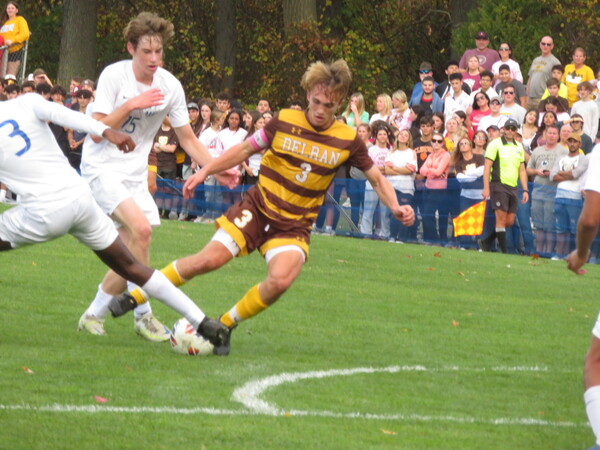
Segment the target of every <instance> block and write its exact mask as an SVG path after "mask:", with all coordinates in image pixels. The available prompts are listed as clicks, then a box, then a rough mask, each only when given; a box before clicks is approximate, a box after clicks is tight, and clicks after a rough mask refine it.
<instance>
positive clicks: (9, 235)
mask: <svg viewBox="0 0 600 450" xmlns="http://www.w3.org/2000/svg"><path fill="white" fill-rule="evenodd" d="M47 122H52V123H57V124H59V125H61V126H64V127H67V128H71V129H76V130H80V131H85V132H86V133H89V134H93V135H95V136H102V137H103V138H105V139H107V140H109V141H110V142H111V143H112V144H113V145H115V147H116V148H118V149H119V150H120V151H123V152H131V151H133V150H134V148H135V144H134V142H133V140H132V139H131V137H129V136H128V135H126V134H124V133H121V132H118V131H115V130H113V129H111V128H109V127H108V126H107V125H104V124H102V123H100V122H98V121H96V120H93V119H92V118H90V117H88V116H86V115H84V114H79V113H77V112H74V111H71V110H70V109H67V108H64V107H62V106H60V105H57V104H55V103H52V102H48V101H46V100H44V99H43V98H42V97H41V96H39V95H38V94H25V95H23V96H20V97H18V98H16V99H14V100H8V101H4V102H0V180H2V181H3V182H4V183H6V185H8V186H9V187H10V189H11V190H12V191H13V192H16V193H17V195H19V204H18V205H17V206H15V207H13V208H11V209H9V210H8V211H6V212H4V213H3V214H1V215H0V251H4V250H12V249H16V248H19V247H23V246H26V245H32V244H37V243H41V242H46V241H49V240H51V239H55V238H57V237H60V236H62V235H64V234H67V233H70V234H72V235H73V236H74V237H75V238H76V239H77V240H78V241H79V242H81V243H82V244H84V245H86V246H88V247H89V248H90V249H92V250H93V251H94V252H95V253H96V254H97V255H98V257H99V258H100V259H101V260H102V261H103V262H104V263H105V264H106V265H107V266H109V267H110V268H111V269H113V270H114V271H115V272H116V273H118V274H119V275H120V276H122V277H124V278H126V279H128V280H131V281H133V282H134V283H135V284H137V285H138V286H142V287H143V289H144V290H145V291H147V292H148V293H150V292H152V294H150V295H152V296H153V297H155V298H157V299H159V300H161V301H162V302H164V303H165V304H167V305H168V306H170V307H172V308H173V309H175V310H176V311H178V312H179V313H181V314H182V315H184V316H185V317H186V318H187V319H188V320H189V321H190V323H192V324H193V325H194V327H195V328H196V329H198V331H199V332H200V334H202V335H203V336H204V337H206V338H207V339H208V340H210V341H211V342H212V343H213V344H215V345H221V344H222V341H223V339H227V338H228V336H229V332H228V331H229V330H228V329H227V328H226V327H225V326H223V325H222V324H220V323H219V322H217V321H215V320H211V319H209V318H207V317H206V316H205V315H204V313H203V312H202V311H201V310H200V308H198V306H196V304H195V303H194V302H193V301H192V300H190V299H189V298H188V297H187V296H186V295H185V294H184V293H183V292H181V291H180V290H179V289H177V288H176V287H175V286H173V285H172V284H171V283H170V282H169V280H168V279H167V278H166V277H165V276H164V275H163V274H162V273H160V272H159V271H156V270H153V269H150V268H149V267H146V266H144V265H142V264H141V263H140V262H138V261H137V260H136V259H135V257H134V256H133V255H132V254H131V252H129V250H128V249H127V247H126V246H125V244H124V243H123V241H122V240H121V239H120V238H119V235H118V233H117V230H115V227H114V225H113V223H112V221H111V220H110V219H109V218H108V216H107V215H106V214H104V212H103V211H102V210H101V209H100V207H99V206H98V204H97V203H96V202H95V201H94V198H93V196H92V192H91V191H90V188H89V186H88V185H87V183H86V182H85V181H84V180H83V179H82V178H81V177H80V176H79V175H78V174H77V172H76V171H75V169H73V168H72V167H71V165H70V164H69V161H68V160H67V158H65V156H64V155H63V153H62V150H61V149H60V147H59V146H58V144H57V143H56V140H55V139H54V135H53V134H52V131H51V130H50V128H49V127H48V124H47Z"/></svg>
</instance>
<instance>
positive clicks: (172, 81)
mask: <svg viewBox="0 0 600 450" xmlns="http://www.w3.org/2000/svg"><path fill="white" fill-rule="evenodd" d="M154 76H155V77H156V79H157V80H158V81H159V83H160V84H166V85H167V86H168V87H169V88H175V87H180V88H181V89H183V86H182V85H181V82H180V81H179V80H178V79H177V77H176V76H175V75H173V74H172V73H171V72H169V71H168V70H167V69H163V68H162V67H159V68H158V70H157V71H156V73H155V74H154Z"/></svg>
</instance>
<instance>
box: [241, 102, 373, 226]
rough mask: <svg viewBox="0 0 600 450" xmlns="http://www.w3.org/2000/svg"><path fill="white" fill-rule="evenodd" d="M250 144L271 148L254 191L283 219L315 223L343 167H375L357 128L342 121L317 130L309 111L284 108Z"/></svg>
mask: <svg viewBox="0 0 600 450" xmlns="http://www.w3.org/2000/svg"><path fill="white" fill-rule="evenodd" d="M250 142H251V143H252V145H253V146H254V148H256V149H259V148H260V149H268V150H267V151H266V153H265V154H264V156H263V158H262V163H261V166H260V172H259V179H258V184H257V189H255V190H254V192H253V193H252V194H253V195H254V196H255V197H256V198H255V200H256V201H257V205H258V206H259V208H260V210H261V211H262V212H263V213H264V214H265V215H266V216H267V217H269V218H270V219H272V220H274V221H277V222H283V223H286V222H290V221H292V222H295V223H296V224H298V223H302V224H303V225H305V226H311V225H312V223H313V222H314V220H315V218H316V217H317V215H318V213H319V208H320V207H321V205H322V204H323V200H324V198H325V194H326V192H327V188H328V187H329V184H330V183H331V181H332V180H333V178H334V176H335V173H336V171H337V168H338V167H339V166H341V165H343V164H346V163H348V164H350V165H351V166H354V167H357V168H359V169H361V170H363V171H365V170H368V169H370V168H371V166H372V165H373V162H372V161H371V158H369V155H368V152H367V148H366V146H365V144H364V143H363V142H362V141H361V140H360V139H359V138H358V136H357V134H356V130H354V129H353V128H351V127H349V126H347V125H345V124H343V123H340V122H337V121H335V122H334V123H333V124H332V125H331V126H330V127H329V128H327V129H324V130H317V129H315V128H313V127H312V125H310V123H309V122H308V120H307V119H306V115H305V112H304V111H297V110H293V109H284V110H282V111H280V112H279V114H278V115H276V116H275V117H273V119H271V120H270V121H269V123H268V124H267V125H266V126H265V127H264V128H263V129H261V130H259V131H257V132H256V133H255V134H254V135H253V136H252V137H251V138H250Z"/></svg>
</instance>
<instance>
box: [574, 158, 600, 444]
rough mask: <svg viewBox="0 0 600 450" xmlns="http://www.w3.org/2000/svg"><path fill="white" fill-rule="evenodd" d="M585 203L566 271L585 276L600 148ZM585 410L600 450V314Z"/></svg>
mask: <svg viewBox="0 0 600 450" xmlns="http://www.w3.org/2000/svg"><path fill="white" fill-rule="evenodd" d="M584 191H585V200H584V202H583V209H582V211H581V214H580V216H579V221H578V222H577V248H576V249H575V250H573V251H572V252H571V253H570V254H569V256H567V268H568V269H569V270H572V271H573V272H575V273H576V274H578V275H584V274H585V270H584V269H582V267H583V265H584V264H585V263H586V262H587V260H588V258H589V257H590V247H591V246H592V243H593V242H594V239H596V234H597V232H598V224H600V147H599V146H596V147H595V148H594V150H593V151H592V153H591V155H589V166H588V171H587V177H586V181H585V185H584ZM584 383H585V392H584V394H583V399H584V401H585V410H586V412H587V416H588V419H589V421H590V425H591V426H592V431H593V432H594V435H595V436H596V445H595V446H594V447H592V449H594V450H600V315H598V319H597V320H596V324H595V325H594V328H592V342H591V344H590V349H589V351H588V354H587V355H586V357H585V368H584Z"/></svg>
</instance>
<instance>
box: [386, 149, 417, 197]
mask: <svg viewBox="0 0 600 450" xmlns="http://www.w3.org/2000/svg"><path fill="white" fill-rule="evenodd" d="M385 161H386V162H388V161H389V162H391V163H392V164H393V165H394V167H406V165H407V164H412V165H414V166H415V167H417V154H416V153H415V151H414V150H412V149H410V148H409V149H406V150H395V151H393V152H390V153H388V155H387V157H386V158H385ZM415 175H416V174H415V173H412V174H410V175H386V178H387V179H388V181H389V182H390V184H391V185H392V187H393V188H394V189H395V190H397V191H400V192H403V193H405V194H410V195H414V193H415Z"/></svg>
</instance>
